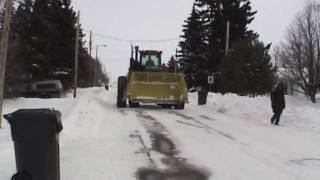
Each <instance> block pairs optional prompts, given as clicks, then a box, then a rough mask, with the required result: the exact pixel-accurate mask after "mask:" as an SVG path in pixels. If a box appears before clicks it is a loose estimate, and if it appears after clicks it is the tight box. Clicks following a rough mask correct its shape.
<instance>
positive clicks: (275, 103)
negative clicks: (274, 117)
mask: <svg viewBox="0 0 320 180" xmlns="http://www.w3.org/2000/svg"><path fill="white" fill-rule="evenodd" d="M284 94H285V92H284V87H283V85H281V84H279V85H278V86H277V87H276V88H274V89H273V90H272V92H271V106H272V110H273V112H274V113H282V111H283V109H284V108H286V102H285V97H284Z"/></svg>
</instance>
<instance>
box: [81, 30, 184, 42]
mask: <svg viewBox="0 0 320 180" xmlns="http://www.w3.org/2000/svg"><path fill="white" fill-rule="evenodd" d="M84 31H85V32H89V31H86V30H84ZM93 34H94V35H95V36H98V37H101V38H105V39H109V40H113V41H119V42H127V43H164V42H173V41H178V40H180V38H167V39H151V40H138V39H126V38H119V37H113V36H108V35H104V34H100V33H93Z"/></svg>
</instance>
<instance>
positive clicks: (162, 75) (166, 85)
mask: <svg viewBox="0 0 320 180" xmlns="http://www.w3.org/2000/svg"><path fill="white" fill-rule="evenodd" d="M127 97H128V98H129V100H131V101H132V102H148V103H166V104H167V103H168V104H170V103H172V104H175V103H179V102H185V101H187V98H188V91H187V87H186V83H185V80H184V76H183V74H180V73H170V72H132V73H131V75H130V79H129V82H128V86H127Z"/></svg>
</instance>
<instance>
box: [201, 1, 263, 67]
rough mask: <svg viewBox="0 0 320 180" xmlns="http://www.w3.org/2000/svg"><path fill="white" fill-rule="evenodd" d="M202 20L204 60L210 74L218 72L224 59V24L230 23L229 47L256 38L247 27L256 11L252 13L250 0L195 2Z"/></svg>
mask: <svg viewBox="0 0 320 180" xmlns="http://www.w3.org/2000/svg"><path fill="white" fill-rule="evenodd" d="M196 4H197V5H198V6H199V7H200V8H201V17H202V18H203V19H204V24H205V29H206V37H207V39H208V46H207V49H206V50H207V51H206V52H207V53H206V59H207V60H208V64H207V66H208V67H209V69H210V72H211V73H213V72H219V71H221V70H220V64H221V62H222V61H223V59H224V54H225V52H224V50H225V44H226V28H227V27H226V24H227V21H229V22H230V24H231V25H230V46H232V44H233V43H234V42H236V41H240V40H244V39H246V38H253V37H257V34H255V33H254V32H253V31H251V30H248V25H249V24H250V23H251V22H252V21H253V19H254V15H255V14H256V11H252V8H251V2H250V0H196Z"/></svg>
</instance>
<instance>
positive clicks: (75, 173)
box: [0, 88, 320, 180]
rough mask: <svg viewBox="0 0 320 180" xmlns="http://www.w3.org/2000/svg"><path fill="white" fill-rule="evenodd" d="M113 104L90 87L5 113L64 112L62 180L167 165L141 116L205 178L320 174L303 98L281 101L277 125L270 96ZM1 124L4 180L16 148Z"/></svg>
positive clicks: (114, 177)
mask: <svg viewBox="0 0 320 180" xmlns="http://www.w3.org/2000/svg"><path fill="white" fill-rule="evenodd" d="M115 101H116V89H111V90H110V91H105V90H104V89H103V88H89V89H80V90H79V97H78V98H77V99H73V98H72V97H71V95H70V96H67V97H65V98H61V99H26V98H18V99H12V100H6V101H5V103H4V111H5V113H11V112H13V111H15V110H17V109H20V108H55V109H57V110H60V111H61V112H62V115H63V116H62V120H63V126H64V129H63V131H62V133H61V135H60V149H61V157H60V158H61V180H91V179H92V180H93V179H108V180H131V179H132V180H134V179H137V177H136V172H137V170H138V169H139V168H144V167H150V166H152V167H154V168H159V169H166V168H168V166H167V165H166V164H164V163H163V162H162V161H161V159H162V158H164V155H163V154H161V153H158V152H155V151H154V150H150V149H151V147H152V145H151V144H152V141H151V138H150V134H149V133H150V131H151V130H150V129H148V128H147V127H148V126H149V127H151V128H152V124H148V122H147V121H145V122H144V121H142V120H141V117H140V116H141V115H150V116H152V117H153V118H155V119H156V121H157V122H159V123H160V124H162V125H163V127H164V128H165V129H166V131H167V132H166V133H167V136H168V137H170V138H171V139H172V140H173V142H174V143H175V145H176V148H177V150H178V151H179V152H180V153H179V154H178V155H177V156H179V157H181V158H185V159H187V162H188V164H193V165H194V166H196V167H198V168H203V169H204V170H206V171H208V172H210V174H211V176H210V178H209V179H210V180H251V179H252V180H256V179H259V180H264V179H268V180H269V179H272V180H300V179H303V180H318V179H319V177H320V171H319V169H320V151H319V148H320V143H319V142H320V119H319V117H320V104H319V103H318V104H312V103H311V102H309V101H308V100H307V99H306V98H305V97H291V96H287V97H286V104H287V107H286V109H285V111H284V113H283V116H282V118H281V121H280V126H272V125H271V124H270V118H271V116H272V111H271V107H270V100H269V97H268V96H263V97H257V98H248V97H240V96H236V95H232V94H228V95H224V96H222V95H219V94H209V99H208V104H207V105H205V106H201V107H200V106H198V105H196V102H197V96H196V94H190V95H189V101H190V104H187V105H186V109H185V110H183V111H180V110H173V109H160V108H153V107H150V106H145V107H142V108H139V109H130V108H126V109H117V108H116V106H115ZM319 101H320V99H319ZM146 123H147V124H146ZM3 125H4V127H3V129H0V180H9V179H10V177H11V176H12V175H13V174H14V173H15V159H14V149H13V143H12V141H11V134H10V127H9V125H8V124H7V122H6V121H4V122H3ZM153 128H155V130H156V128H157V127H153ZM139 137H141V140H142V141H143V144H142V143H141V141H140V139H139ZM144 146H145V147H144ZM148 152H150V155H151V159H152V160H153V161H155V162H154V164H151V163H150V161H149V159H148V157H147V155H146V154H147V153H148Z"/></svg>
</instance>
